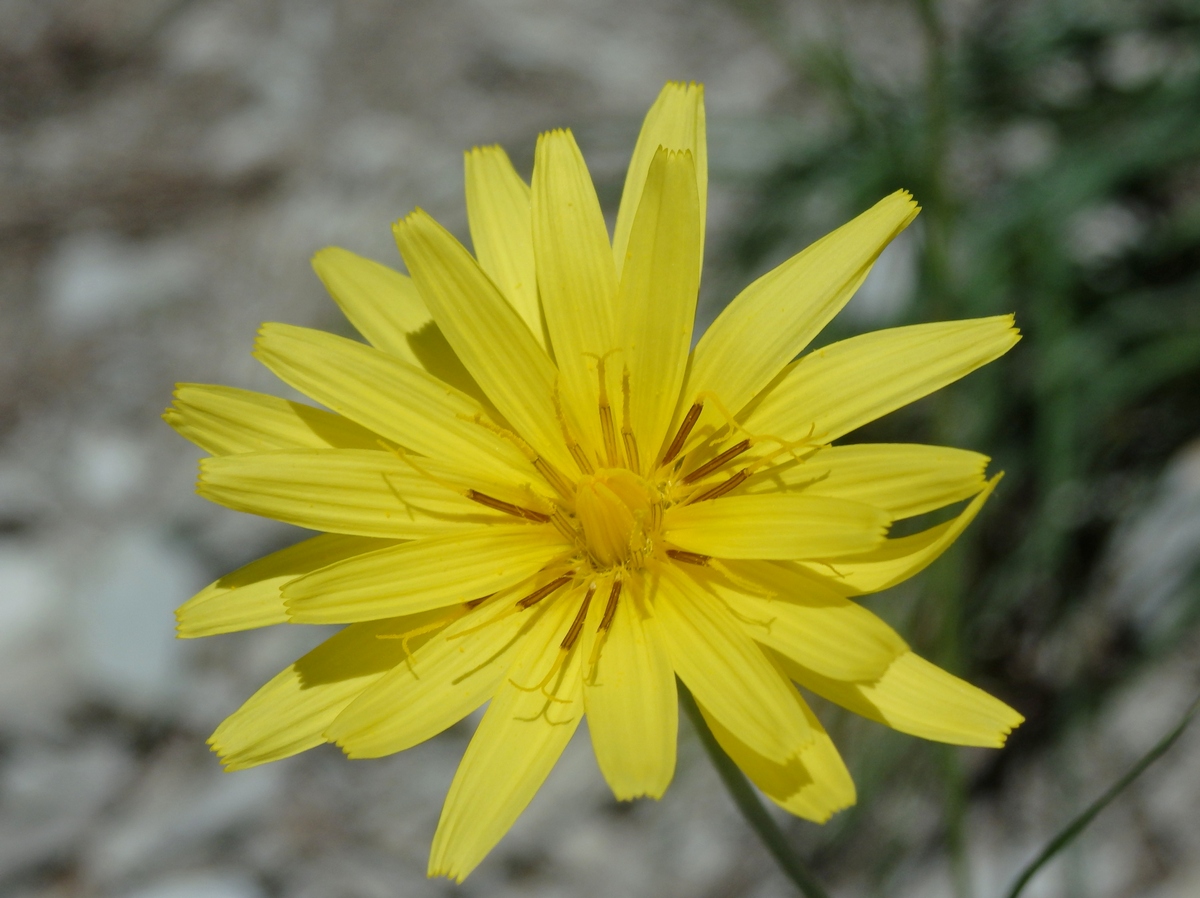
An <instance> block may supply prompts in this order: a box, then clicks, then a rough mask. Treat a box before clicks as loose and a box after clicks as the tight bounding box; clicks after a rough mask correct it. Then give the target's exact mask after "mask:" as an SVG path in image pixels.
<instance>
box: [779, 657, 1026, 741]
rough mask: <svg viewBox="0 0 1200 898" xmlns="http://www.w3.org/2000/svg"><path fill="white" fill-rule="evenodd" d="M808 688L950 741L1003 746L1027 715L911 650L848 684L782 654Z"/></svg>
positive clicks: (898, 726) (905, 729) (915, 732)
mask: <svg viewBox="0 0 1200 898" xmlns="http://www.w3.org/2000/svg"><path fill="white" fill-rule="evenodd" d="M780 665H781V666H782V667H783V669H784V670H785V671H787V673H788V675H789V676H790V677H792V679H794V680H795V681H796V682H797V683H799V684H800V685H801V686H803V687H804V688H805V689H809V690H811V691H813V692H815V693H816V694H817V695H819V696H821V697H822V698H826V699H828V700H829V701H831V702H835V703H836V704H839V705H841V706H842V707H843V708H846V709H847V710H850V711H853V712H854V713H855V714H861V715H862V716H863V717H866V718H869V719H870V720H875V721H878V722H879V723H882V724H886V725H887V726H890V727H891V728H892V729H894V730H899V731H900V732H902V733H908V734H909V735H911V736H920V737H921V738H922V739H932V740H933V741H935V742H948V743H950V744H951V745H976V746H980V747H983V748H1000V747H1001V746H1003V745H1004V743H1005V740H1007V738H1008V734H1009V733H1011V732H1012V731H1013V730H1014V729H1016V728H1017V727H1018V726H1020V725H1021V723H1022V721H1024V720H1025V718H1024V717H1022V716H1021V715H1020V714H1018V713H1017V712H1016V711H1014V710H1013V709H1012V708H1010V707H1009V706H1008V705H1006V704H1004V702H1002V701H1000V700H999V699H997V698H993V697H992V696H990V695H988V694H987V693H986V692H984V691H983V690H982V689H978V688H976V687H975V686H972V685H971V684H970V683H968V682H966V681H965V680H960V679H959V678H958V677H956V676H953V675H952V674H948V673H946V671H944V670H942V669H941V668H940V667H938V666H937V665H935V664H930V663H929V662H928V661H926V660H925V659H924V658H922V657H920V656H919V655H916V654H915V653H913V652H906V653H905V654H903V655H901V656H900V657H899V658H897V659H896V660H895V661H893V662H892V665H891V667H889V668H888V669H887V671H886V672H885V673H884V675H883V676H882V677H880V678H879V679H878V680H877V681H875V682H873V683H845V682H841V681H838V680H830V679H827V678H825V677H822V676H820V675H819V674H816V673H814V672H812V671H810V670H807V669H806V668H803V667H801V666H800V665H798V664H795V663H793V662H790V661H788V660H787V659H786V658H783V659H780Z"/></svg>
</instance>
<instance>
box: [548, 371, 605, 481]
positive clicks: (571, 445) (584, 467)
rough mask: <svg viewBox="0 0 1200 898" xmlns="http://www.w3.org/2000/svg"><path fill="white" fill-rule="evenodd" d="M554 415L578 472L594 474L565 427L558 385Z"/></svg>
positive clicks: (580, 447) (579, 447)
mask: <svg viewBox="0 0 1200 898" xmlns="http://www.w3.org/2000/svg"><path fill="white" fill-rule="evenodd" d="M554 415H555V417H556V418H558V426H559V427H560V428H561V429H562V435H563V441H564V442H565V443H566V444H567V449H568V451H569V452H570V453H571V457H572V458H573V459H575V464H577V465H578V466H579V471H580V473H582V474H585V475H586V474H594V473H595V472H596V469H595V468H594V467H592V463H591V461H590V460H589V459H588V457H587V454H586V453H585V452H584V451H583V447H582V446H580V445H579V443H578V442H577V441H576V440H575V438H574V437H573V436H571V429H570V428H569V427H567V415H566V412H564V411H563V407H562V395H561V394H560V393H559V390H558V383H557V381H556V382H555V385H554Z"/></svg>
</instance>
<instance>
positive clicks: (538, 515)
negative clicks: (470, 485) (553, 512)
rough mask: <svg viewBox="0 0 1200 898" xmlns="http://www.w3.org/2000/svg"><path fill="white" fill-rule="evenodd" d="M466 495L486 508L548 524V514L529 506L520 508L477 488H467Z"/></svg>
mask: <svg viewBox="0 0 1200 898" xmlns="http://www.w3.org/2000/svg"><path fill="white" fill-rule="evenodd" d="M466 496H467V498H468V499H470V500H471V501H472V502H478V503H479V504H480V505H486V506H487V507H488V508H494V509H496V511H502V512H504V513H505V514H511V515H513V516H515V517H518V518H524V519H525V520H527V521H536V522H537V523H539V524H548V523H549V522H550V515H548V514H543V513H542V512H540V511H533V510H532V509H529V508H522V507H521V506H519V505H513V504H512V503H511V502H505V501H504V500H503V499H497V498H495V497H493V496H489V495H488V494H487V493H481V492H479V491H478V490H470V489H469V490H467V492H466Z"/></svg>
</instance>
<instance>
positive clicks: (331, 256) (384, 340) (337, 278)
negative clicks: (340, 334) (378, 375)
mask: <svg viewBox="0 0 1200 898" xmlns="http://www.w3.org/2000/svg"><path fill="white" fill-rule="evenodd" d="M312 267H313V271H315V272H316V273H317V277H319V278H320V279H321V283H323V284H324V285H325V289H326V290H328V291H329V295H330V296H332V297H333V300H334V302H336V303H337V304H338V308H340V309H341V310H342V314H344V315H345V316H346V317H347V318H348V319H350V323H351V324H353V325H354V328H355V330H357V331H358V332H359V333H360V334H362V335H363V336H364V337H366V338H367V341H368V342H369V343H370V344H371V345H372V346H374V347H375V348H376V349H382V350H383V351H384V352H386V353H389V354H390V355H394V356H396V357H397V358H400V359H403V360H404V361H406V362H408V363H409V364H410V365H418V366H419V365H420V364H421V363H420V361H419V360H418V359H417V356H416V354H415V353H414V352H413V350H412V346H411V345H410V344H409V342H408V335H409V334H411V333H414V332H415V331H419V330H420V329H421V328H423V327H424V326H425V325H426V324H428V323H429V322H430V321H431V320H432V318H433V316H431V315H430V314H429V310H428V309H427V308H425V303H423V302H422V301H421V294H419V293H418V292H417V288H416V287H415V286H414V285H413V282H412V281H411V280H410V279H409V278H407V277H405V276H404V275H402V274H401V273H400V272H398V271H395V270H393V269H391V268H388V267H387V266H386V265H380V264H379V263H378V262H372V261H371V260H370V259H366V258H363V257H362V256H360V255H357V254H356V253H352V252H350V251H349V250H347V249H342V248H341V247H340V246H327V247H326V248H325V249H323V250H320V251H318V252H317V253H316V254H315V255H314V256H313V257H312Z"/></svg>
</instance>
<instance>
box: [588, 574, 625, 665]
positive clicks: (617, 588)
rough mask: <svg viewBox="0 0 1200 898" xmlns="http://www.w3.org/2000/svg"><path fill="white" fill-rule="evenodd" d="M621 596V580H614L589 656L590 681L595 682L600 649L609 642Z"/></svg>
mask: <svg viewBox="0 0 1200 898" xmlns="http://www.w3.org/2000/svg"><path fill="white" fill-rule="evenodd" d="M620 598H621V580H620V578H617V579H615V580H613V585H612V589H611V590H610V591H609V593H608V604H607V605H605V606H604V616H603V617H601V618H600V626H599V627H597V628H596V639H595V641H594V642H593V643H592V655H591V657H590V658H588V675H587V679H588V682H589V683H593V682H595V679H596V663H597V662H598V661H599V660H600V651H601V650H602V649H603V648H604V643H606V642H608V631H609V629H610V628H611V627H612V622H613V618H614V617H616V616H617V602H618V600H619V599H620Z"/></svg>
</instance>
